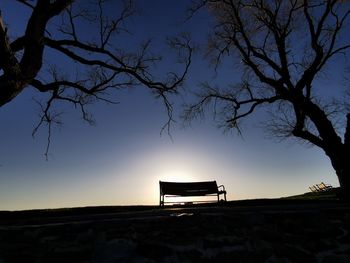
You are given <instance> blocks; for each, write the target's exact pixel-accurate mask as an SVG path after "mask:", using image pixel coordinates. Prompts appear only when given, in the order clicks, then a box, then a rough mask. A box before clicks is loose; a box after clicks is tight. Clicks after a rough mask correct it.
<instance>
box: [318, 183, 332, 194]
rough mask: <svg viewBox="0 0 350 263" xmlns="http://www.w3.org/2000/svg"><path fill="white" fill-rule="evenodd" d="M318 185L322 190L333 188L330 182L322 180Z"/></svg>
mask: <svg viewBox="0 0 350 263" xmlns="http://www.w3.org/2000/svg"><path fill="white" fill-rule="evenodd" d="M316 186H317V188H318V190H319V191H320V192H324V191H328V190H330V189H332V188H333V187H332V186H331V185H330V184H325V183H324V182H321V183H320V184H317V185H316Z"/></svg>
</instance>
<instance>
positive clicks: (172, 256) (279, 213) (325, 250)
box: [0, 202, 350, 263]
mask: <svg viewBox="0 0 350 263" xmlns="http://www.w3.org/2000/svg"><path fill="white" fill-rule="evenodd" d="M103 212H105V213H103ZM3 262H4V263H5V262H6V263H7V262H325V263H327V262H350V206H349V205H348V204H344V203H337V202H317V203H301V202H299V203H279V204H269V203H268V202H265V203H263V202H262V203H255V204H249V205H247V204H245V203H241V204H240V203H235V204H234V205H232V204H228V205H223V206H208V207H206V206H199V207H187V208H185V207H179V208H172V207H170V208H165V209H159V208H156V207H146V208H143V207H139V208H138V209H119V210H116V211H111V210H110V209H109V210H108V211H104V210H103V209H100V210H98V211H97V210H96V209H95V210H94V212H91V211H90V212H84V213H81V212H75V213H67V212H65V213H59V212H55V213H49V214H47V213H46V214H45V213H38V212H35V211H34V212H31V213H29V214H28V213H27V214H25V213H22V214H20V213H17V214H15V213H12V214H10V215H9V214H6V213H5V214H1V213H0V263H3Z"/></svg>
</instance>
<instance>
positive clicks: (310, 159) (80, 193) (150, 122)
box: [0, 0, 338, 210]
mask: <svg viewBox="0 0 350 263" xmlns="http://www.w3.org/2000/svg"><path fill="white" fill-rule="evenodd" d="M14 2H15V1H10V0H2V1H1V3H0V10H1V11H2V15H3V18H4V20H5V22H6V23H7V24H8V27H9V32H10V36H12V37H14V36H16V35H19V34H20V33H21V32H23V30H24V28H23V25H24V24H25V21H26V19H27V18H28V9H27V8H25V7H22V6H18V4H15V3H14ZM136 2H137V6H138V8H139V11H140V12H139V13H140V14H139V15H138V16H135V17H133V18H132V20H131V21H130V24H129V28H130V31H131V32H132V33H133V35H132V37H131V40H128V41H129V42H126V43H127V45H129V46H132V45H136V44H137V43H139V41H140V40H142V39H146V38H149V37H151V38H152V39H153V43H154V49H155V50H157V51H158V52H160V53H162V54H163V56H164V57H165V62H164V63H163V64H162V66H161V67H160V68H161V69H163V68H169V70H171V69H172V67H173V66H174V65H173V63H172V58H173V56H172V53H168V52H170V51H169V50H167V49H166V48H165V46H164V45H163V44H162V43H164V40H165V38H166V37H167V36H171V35H174V34H177V33H180V32H183V31H187V32H191V34H192V37H193V39H194V40H195V41H196V42H197V43H202V44H204V43H205V40H206V38H207V34H208V32H209V30H208V28H209V24H210V18H209V17H208V15H207V14H206V13H205V12H202V13H200V14H198V15H197V16H195V17H194V18H192V19H191V20H190V21H188V22H183V21H184V18H185V13H186V7H187V6H188V3H189V1H187V0H182V1H163V0H151V1H148V0H147V1H146V0H139V1H136ZM110 11H111V12H113V11H114V10H113V9H112V10H110ZM82 30H85V31H87V30H88V29H87V28H83V29H82ZM57 59H62V58H61V57H59V58H57ZM62 63H63V64H64V63H65V61H64V59H62ZM175 69H176V68H175ZM159 71H160V73H161V72H162V71H161V70H159ZM334 74H336V73H335V72H330V73H329V75H330V76H333V75H334ZM234 76H235V74H234V69H233V67H231V66H227V67H221V68H220V74H219V75H218V76H215V74H214V72H213V69H212V68H210V67H209V63H208V62H207V61H205V60H203V54H202V53H201V52H198V53H197V54H196V56H195V58H194V62H193V64H192V67H191V70H190V72H189V76H188V80H187V85H186V87H187V89H192V88H193V87H195V86H197V85H198V84H199V83H200V82H201V81H210V82H212V83H218V84H223V83H228V82H229V80H232V79H233V78H234ZM328 81H329V80H328ZM326 82H327V81H326ZM33 98H38V94H37V93H36V92H34V91H33V90H31V89H28V90H26V91H25V92H23V93H22V94H21V95H20V96H18V97H17V98H16V99H15V100H14V101H13V102H11V103H9V104H7V105H5V106H4V107H2V108H0V122H1V129H0V138H1V148H0V165H1V166H0V210H20V209H34V208H56V207H75V206H95V205H141V204H144V205H148V204H158V200H159V189H158V188H159V185H158V181H159V180H169V181H203V180H216V181H217V182H218V184H224V185H225V187H226V189H227V192H228V199H229V200H237V199H249V198H272V197H281V196H288V195H294V194H301V193H304V192H307V191H308V186H310V185H313V184H316V183H320V182H321V181H323V182H326V183H330V184H332V185H334V186H338V180H337V177H336V176H335V173H334V171H333V169H332V167H331V164H330V162H329V160H328V159H327V157H326V156H325V154H324V153H323V152H322V151H321V150H319V149H318V148H316V147H314V148H306V147H304V146H301V145H299V144H297V143H296V142H295V141H284V142H282V143H278V142H276V141H273V140H271V139H267V138H266V134H265V133H264V131H263V130H262V129H261V128H260V127H259V125H260V119H261V118H264V115H263V114H262V113H258V114H256V115H254V117H252V118H250V120H249V121H247V122H245V125H244V139H242V138H240V137H237V136H236V135H235V134H234V133H232V134H231V133H228V134H223V132H222V130H219V129H217V127H216V124H215V122H213V121H212V119H211V117H208V118H206V120H204V121H197V122H196V121H195V122H193V123H192V126H191V127H187V128H185V129H184V128H183V127H182V126H183V125H182V124H181V120H179V118H178V116H179V114H180V113H181V105H182V104H183V103H184V102H185V101H186V100H188V99H189V98H190V96H189V95H188V94H187V95H184V96H179V97H177V98H173V101H174V103H175V117H176V118H177V120H178V121H177V123H175V124H174V125H173V126H172V129H171V134H172V137H173V141H172V140H171V139H170V137H169V136H167V135H166V134H163V135H162V136H160V130H161V127H162V125H163V124H164V122H165V121H166V120H167V116H166V111H165V109H164V107H163V105H162V103H161V102H160V101H157V100H156V99H155V98H154V97H153V96H152V95H151V94H150V92H149V91H148V90H147V89H145V88H141V87H137V88H134V89H131V90H125V91H121V92H120V93H118V94H117V100H118V101H120V104H118V105H106V104H105V103H97V104H95V105H93V106H92V107H90V110H91V111H92V112H93V113H94V117H95V119H96V121H97V125H96V126H95V127H91V126H89V125H87V124H86V123H84V122H82V120H81V117H80V116H79V114H78V113H77V112H75V111H74V110H73V109H72V108H70V107H66V108H65V109H64V111H65V115H64V117H63V121H64V125H63V126H62V127H58V128H55V129H54V132H53V137H52V140H53V142H52V145H51V150H50V156H49V161H45V157H44V152H45V146H46V134H45V131H44V130H42V131H41V132H39V133H38V135H37V136H36V137H35V139H33V138H32V137H31V133H32V129H33V127H34V125H35V123H36V122H37V121H38V107H37V105H36V103H35V102H34V100H33Z"/></svg>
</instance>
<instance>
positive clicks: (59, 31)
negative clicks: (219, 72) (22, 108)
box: [0, 0, 192, 156]
mask: <svg viewBox="0 0 350 263" xmlns="http://www.w3.org/2000/svg"><path fill="white" fill-rule="evenodd" d="M16 2H17V3H18V5H25V6H26V7H27V8H28V10H29V12H31V15H30V18H29V20H28V22H27V25H26V29H25V33H24V35H22V36H18V37H15V38H14V39H11V38H10V34H9V32H8V30H7V27H6V25H5V22H4V21H3V18H2V16H1V13H0V107H3V106H4V105H5V104H7V103H9V102H11V101H12V100H13V99H15V98H16V96H17V95H18V94H20V93H21V92H22V91H23V90H24V89H25V88H26V87H32V88H34V89H35V90H36V91H38V92H39V93H45V94H48V97H47V100H46V101H44V102H43V101H40V102H39V103H40V107H41V116H40V120H39V123H38V125H37V126H36V127H35V128H34V131H33V135H34V134H35V133H36V132H37V130H38V129H39V128H40V127H41V126H43V125H47V128H48V144H47V149H46V156H47V153H48V150H49V148H48V147H49V146H50V136H51V126H52V124H54V123H59V122H60V119H59V116H60V111H56V110H55V109H54V104H57V103H58V102H66V103H70V104H73V105H74V106H75V107H76V108H77V109H79V110H80V111H81V114H82V117H83V119H84V120H86V121H87V122H89V123H92V122H93V119H92V118H91V115H90V114H89V113H88V112H87V111H86V105H88V104H90V103H92V102H94V101H98V100H102V101H105V102H109V103H114V99H113V96H112V95H111V93H113V91H117V90H119V89H125V88H128V87H131V86H143V87H146V88H148V89H150V90H151V92H153V93H154V94H155V96H156V97H158V98H160V99H162V100H163V102H164V105H165V107H166V110H167V113H168V121H167V122H166V124H165V125H164V127H163V128H169V125H170V123H171V121H172V120H173V119H172V104H171V103H170V101H169V99H168V98H169V97H168V95H169V94H173V93H177V91H178V88H179V87H180V86H181V85H182V83H183V81H184V79H185V76H186V74H187V71H188V68H189V65H190V63H191V55H192V48H191V46H190V40H189V38H187V37H179V38H174V39H173V40H172V41H171V44H172V46H173V47H175V48H177V50H178V51H179V53H178V55H179V58H180V60H179V62H180V63H182V64H183V69H182V72H180V73H178V74H177V73H174V72H170V73H168V74H166V76H165V77H163V79H157V76H156V75H155V74H154V72H152V70H153V65H155V64H157V63H158V62H159V61H160V60H161V57H160V56H157V55H154V54H152V53H151V52H150V44H151V42H150V41H146V42H144V43H141V44H140V47H139V48H138V49H137V50H135V48H134V45H132V46H131V47H125V45H124V46H118V44H119V43H120V42H123V41H121V40H123V39H125V37H127V35H128V33H129V32H128V29H127V28H126V20H127V19H128V18H129V17H130V16H132V15H134V14H135V8H134V4H133V1H131V0H124V1H119V2H113V1H108V0H93V1H81V0H37V1H30V0H16ZM117 3H118V5H116V4H117ZM121 3H122V4H121ZM108 4H109V5H110V6H111V5H112V6H113V8H116V7H117V6H121V7H120V10H115V11H114V12H109V13H107V12H106V6H105V5H108ZM111 13H113V14H114V15H115V16H114V17H111V15H110V14H111ZM82 27H84V28H89V32H83V30H82ZM133 48H134V50H133ZM46 49H51V50H52V51H53V52H56V53H57V54H58V55H60V56H64V57H65V58H67V59H68V60H69V61H70V62H71V63H70V65H65V67H68V68H69V70H68V71H64V69H62V68H60V65H59V64H58V63H55V58H53V59H52V57H51V58H50V57H49V56H48V55H47V52H44V51H45V50H46ZM58 55H56V58H57V56H58ZM48 71H49V72H50V77H48V74H47V73H46V72H48ZM72 71H73V72H75V74H72V73H71V72H72ZM158 78H159V76H158Z"/></svg>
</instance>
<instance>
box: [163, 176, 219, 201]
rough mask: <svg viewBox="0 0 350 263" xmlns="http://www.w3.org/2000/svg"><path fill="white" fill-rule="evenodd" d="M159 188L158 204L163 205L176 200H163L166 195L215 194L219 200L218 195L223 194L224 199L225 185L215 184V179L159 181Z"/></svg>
mask: <svg viewBox="0 0 350 263" xmlns="http://www.w3.org/2000/svg"><path fill="white" fill-rule="evenodd" d="M220 188H221V189H220ZM159 190H160V196H159V205H160V206H164V204H165V203H176V202H165V200H164V199H165V196H167V197H183V196H217V201H218V202H220V195H222V194H223V195H224V200H225V201H226V190H225V186H223V185H220V186H218V185H217V184H216V181H205V182H188V183H183V182H182V183H177V182H162V181H159ZM191 203H192V202H191Z"/></svg>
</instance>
